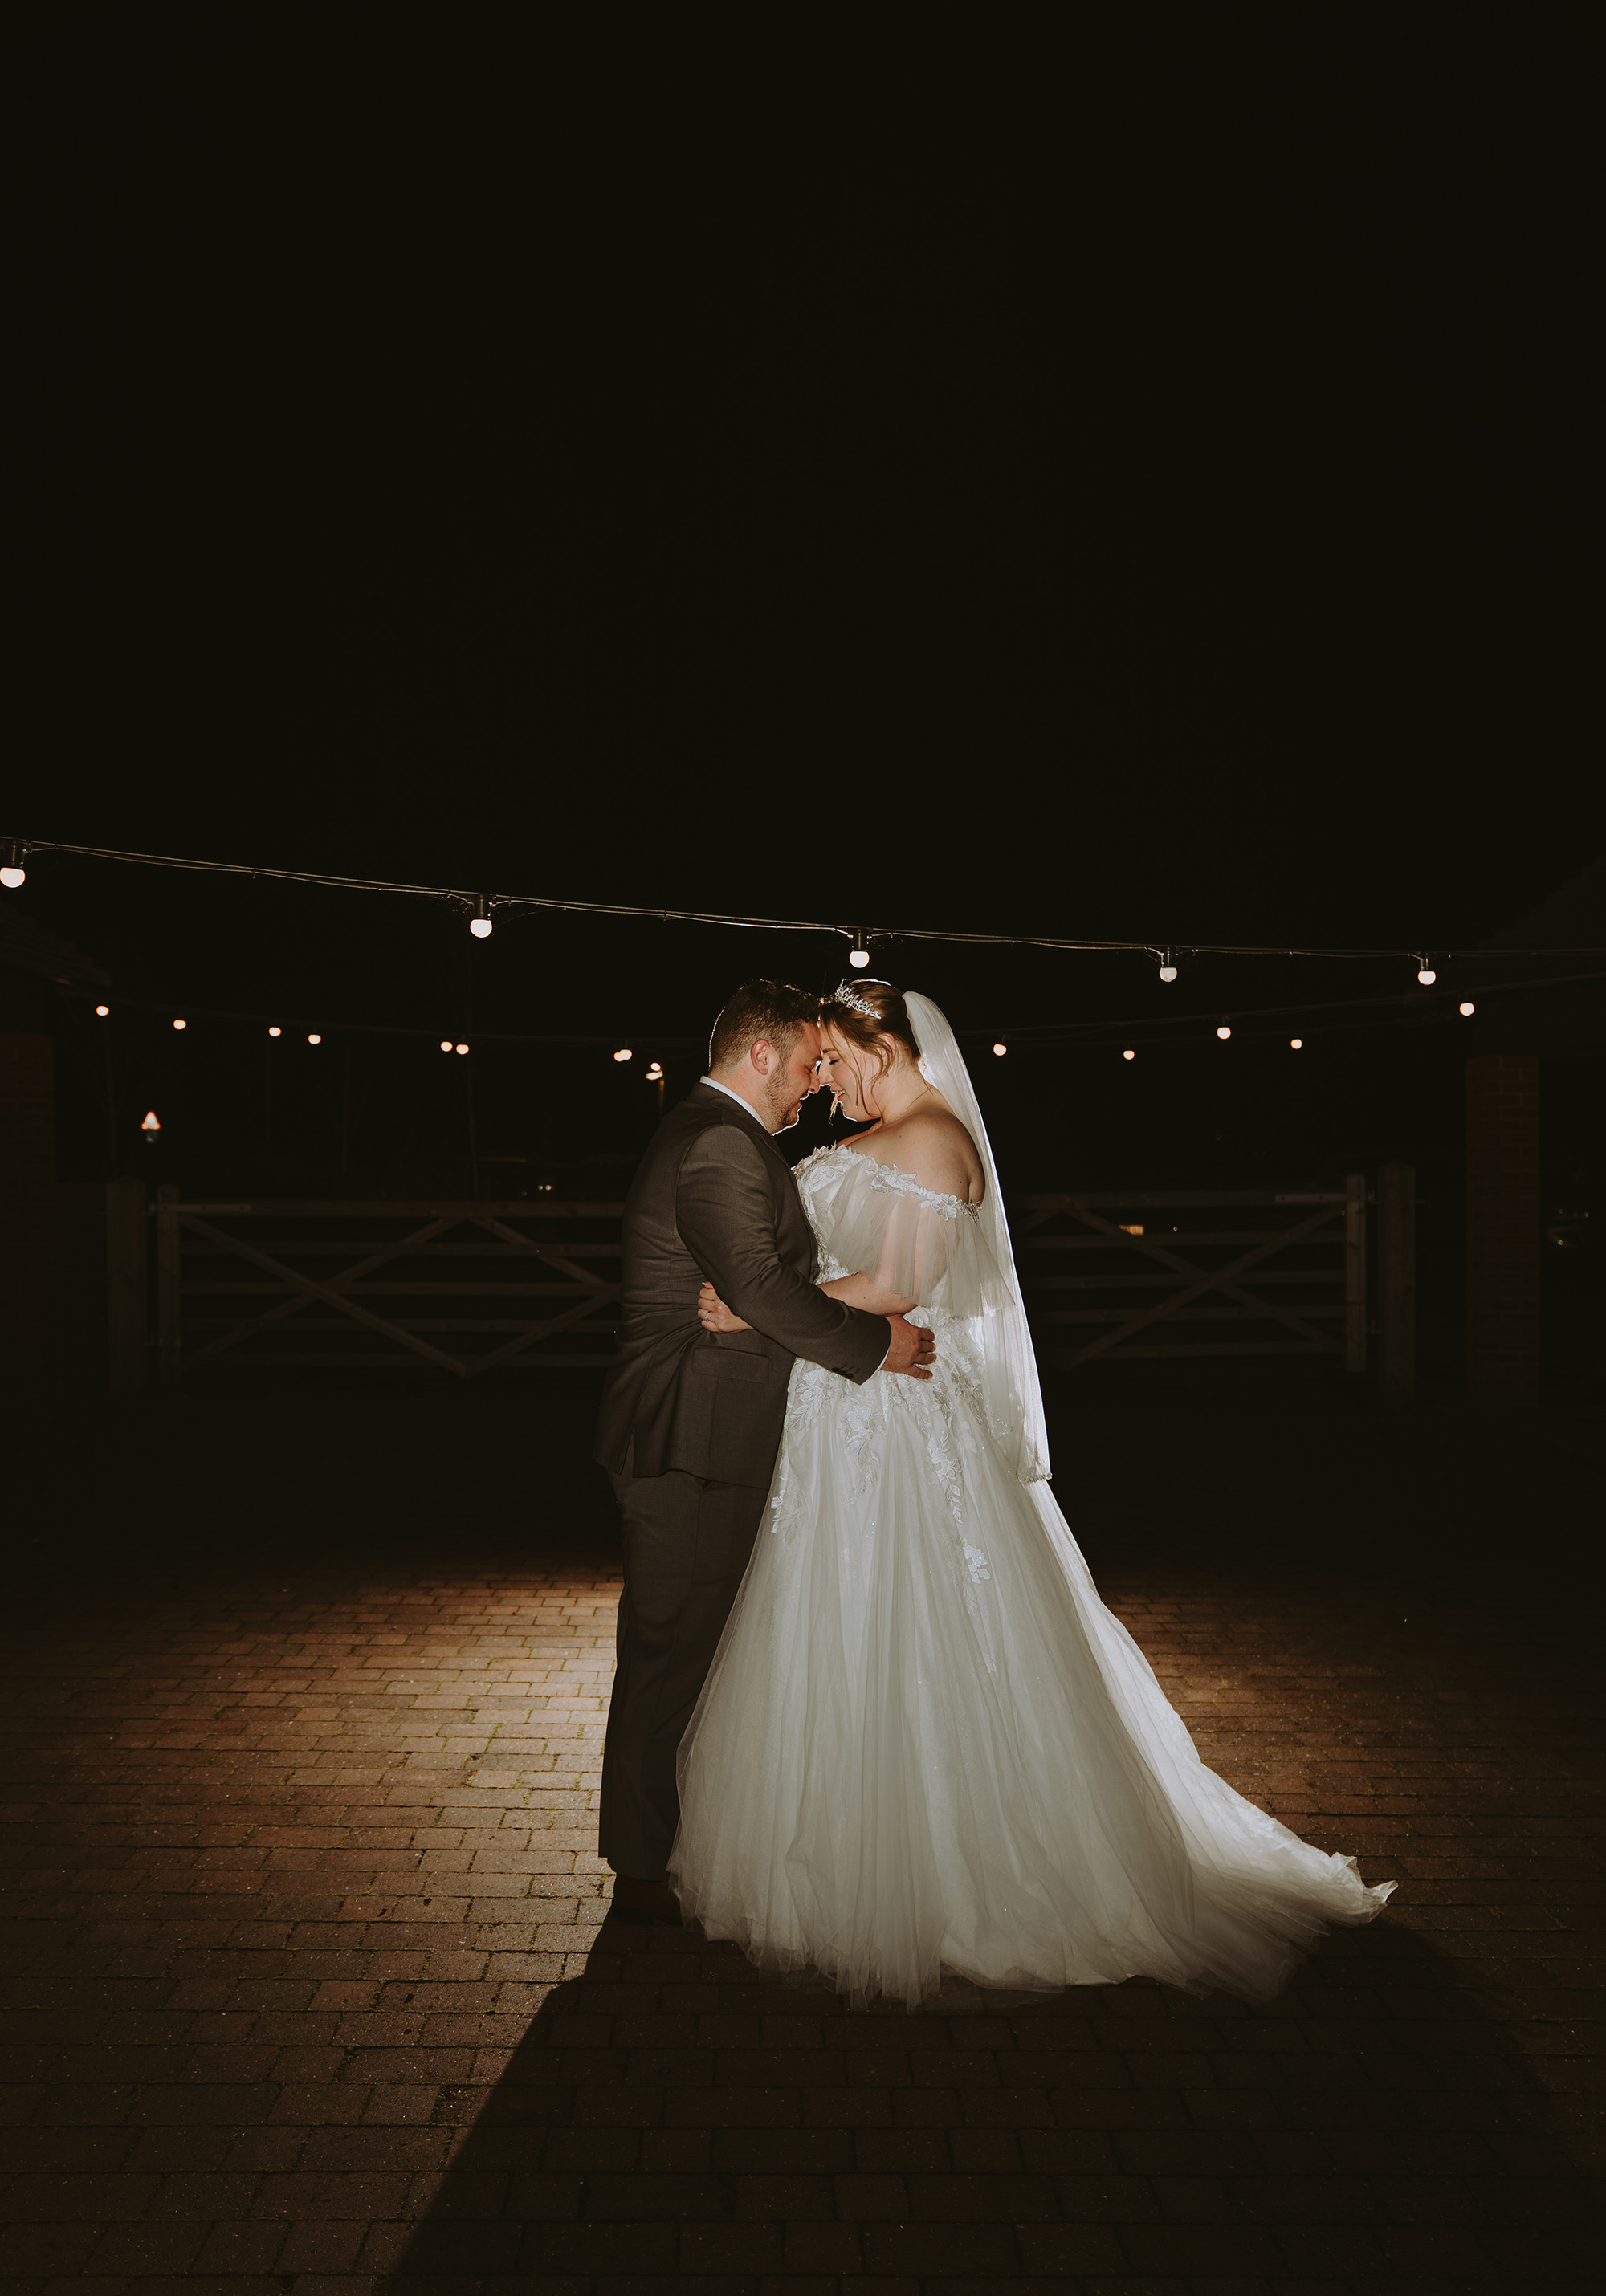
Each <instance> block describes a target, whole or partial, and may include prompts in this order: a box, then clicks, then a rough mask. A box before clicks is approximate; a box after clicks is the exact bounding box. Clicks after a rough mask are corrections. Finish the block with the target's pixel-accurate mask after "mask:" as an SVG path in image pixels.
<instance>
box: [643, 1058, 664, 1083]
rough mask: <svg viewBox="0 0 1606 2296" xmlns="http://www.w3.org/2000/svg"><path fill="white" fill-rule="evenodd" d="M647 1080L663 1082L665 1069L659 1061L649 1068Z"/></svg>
mask: <svg viewBox="0 0 1606 2296" xmlns="http://www.w3.org/2000/svg"><path fill="white" fill-rule="evenodd" d="M647 1082H648V1084H662V1083H663V1068H662V1067H661V1066H660V1064H659V1063H658V1062H656V1061H655V1062H653V1065H652V1066H651V1068H650V1069H648V1070H647Z"/></svg>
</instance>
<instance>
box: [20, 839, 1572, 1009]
mask: <svg viewBox="0 0 1606 2296" xmlns="http://www.w3.org/2000/svg"><path fill="white" fill-rule="evenodd" d="M0 849H3V850H4V853H5V856H6V858H5V862H4V866H0V883H4V884H5V885H7V886H9V887H12V888H13V889H14V888H15V887H17V886H20V885H21V883H22V882H23V881H24V880H25V878H26V875H27V863H28V857H29V855H30V854H36V853H70V854H74V855H76V856H78V857H79V858H81V859H84V860H90V861H124V862H128V863H131V864H134V865H136V866H139V867H142V868H150V869H192V870H198V871H201V872H202V873H205V874H207V875H210V876H222V877H260V878H263V879H267V880H269V881H275V882H277V883H280V884H287V885H323V886H327V887H329V888H331V889H332V890H337V891H341V892H348V893H399V894H401V895H403V896H405V897H406V898H408V899H412V900H422V901H436V902H441V903H444V904H445V905H446V906H449V907H450V908H453V909H455V910H457V911H458V912H459V913H460V914H463V915H464V916H465V917H467V918H468V919H469V920H470V922H469V931H471V932H472V933H474V936H475V937H476V939H486V938H487V937H488V936H489V934H490V932H491V931H492V930H493V928H494V926H495V923H496V921H497V919H498V918H499V917H507V918H509V919H511V918H513V917H515V916H519V915H533V914H537V913H539V912H540V911H542V910H556V911H561V912H562V913H563V914H566V915H571V916H591V917H640V918H644V919H649V920H656V921H657V922H662V923H664V924H694V925H733V926H736V927H737V928H738V929H739V930H741V931H747V932H797V933H830V934H832V935H834V936H835V937H836V938H837V939H842V940H845V941H846V942H847V943H848V947H849V962H850V963H851V964H854V965H859V966H863V965H865V964H869V944H870V942H871V941H872V940H904V941H907V940H925V941H957V942H963V943H966V944H968V945H969V946H971V947H994V948H1043V949H1060V950H1064V951H1066V952H1067V953H1072V954H1079V955H1121V954H1129V955H1145V956H1149V957H1152V958H1153V959H1154V960H1155V962H1156V964H1157V965H1158V967H1159V975H1160V978H1161V980H1167V981H1169V980H1175V978H1176V974H1177V966H1176V959H1177V957H1178V956H1316V957H1342V958H1367V957H1371V958H1378V957H1396V958H1397V957H1408V958H1410V959H1411V960H1412V963H1413V964H1415V965H1416V967H1417V977H1418V979H1419V980H1422V981H1423V982H1424V985H1425V984H1427V983H1429V982H1431V980H1432V979H1433V977H1434V968H1433V966H1432V965H1431V964H1430V962H1429V954H1428V952H1427V951H1425V950H1424V949H1423V947H1421V944H1420V943H1419V944H1417V945H1416V946H1414V947H1410V948H1404V947H1394V948H1314V947H1290V946H1289V945H1288V944H1287V943H1278V944H1275V945H1270V946H1268V945H1265V944H1264V943H1249V942H1228V941H1191V942H1187V943H1182V942H1176V941H1173V942H1171V943H1169V944H1166V943H1162V942H1158V941H1150V940H1093V939H1068V938H1066V937H1063V936H1059V935H1051V934H1046V933H996V932H959V931H955V930H953V929H951V928H950V927H947V926H942V925H893V924H879V925H870V926H868V927H867V926H865V925H862V924H858V925H843V924H836V923H834V922H828V921H826V920H823V919H820V918H818V917H754V916H736V915H728V914H725V913H724V912H723V911H721V910H716V909H671V908H645V907H640V906H634V905H632V904H630V903H627V902H622V901H571V900H564V899H560V898H557V897H556V896H555V895H551V894H544V893H482V892H478V891H474V890H463V889H462V888H460V887H457V886H449V885H400V884H392V883H391V882H390V881H387V880H385V879H383V878H378V877H334V876H328V875H326V874H324V873H321V872H319V871H317V870H310V869H272V868H267V867H264V866H262V865H258V864H253V863H251V862H246V861H199V860H195V859H193V858H191V857H187V856H184V855H179V854H173V853H126V852H123V851H121V850H119V849H118V848H116V847H114V846H106V845H69V844H65V843H62V841H61V840H56V839H53V838H44V837H29V838H23V837H13V838H0ZM1436 953H1437V955H1441V956H1447V955H1450V954H1451V952H1450V951H1449V950H1439V951H1437V952H1436ZM1573 953H1574V954H1575V955H1606V949H1600V950H1597V949H1588V950H1582V949H1580V950H1576V951H1574V952H1573ZM1502 954H1503V955H1507V956H1544V955H1552V954H1553V951H1551V950H1547V949H1505V950H1503V952H1502Z"/></svg>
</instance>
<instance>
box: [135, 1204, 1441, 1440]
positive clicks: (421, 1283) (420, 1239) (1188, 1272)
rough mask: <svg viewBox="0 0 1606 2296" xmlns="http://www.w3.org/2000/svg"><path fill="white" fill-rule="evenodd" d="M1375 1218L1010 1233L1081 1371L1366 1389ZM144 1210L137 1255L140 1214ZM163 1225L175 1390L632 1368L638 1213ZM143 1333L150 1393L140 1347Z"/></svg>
mask: <svg viewBox="0 0 1606 2296" xmlns="http://www.w3.org/2000/svg"><path fill="white" fill-rule="evenodd" d="M1382 1177H1383V1182H1384V1192H1383V1196H1382V1198H1381V1200H1380V1202H1381V1210H1382V1212H1383V1215H1384V1219H1383V1234H1382V1239H1381V1242H1382V1251H1381V1256H1380V1267H1381V1269H1382V1290H1381V1293H1380V1306H1381V1308H1382V1314H1383V1323H1384V1329H1383V1331H1382V1333H1381V1334H1380V1338H1381V1341H1382V1342H1383V1346H1382V1354H1381V1357H1380V1363H1381V1366H1382V1369H1383V1372H1384V1374H1385V1380H1386V1383H1390V1382H1391V1394H1392V1396H1393V1398H1394V1399H1396V1400H1403V1399H1407V1398H1408V1396H1409V1392H1410V1386H1411V1378H1412V1373H1411V1369H1410V1365H1411V1364H1412V1362H1413V1361H1414V1338H1413V1336H1412V1316H1413V1314H1414V1292H1413V1288H1412V1272H1411V1270H1412V1259H1413V1245H1412V1242H1411V1238H1410V1231H1409V1225H1408V1218H1407V1215H1406V1214H1405V1212H1404V1210H1401V1206H1403V1205H1404V1204H1406V1203H1408V1202H1409V1201H1413V1197H1412V1188H1413V1185H1414V1176H1413V1175H1412V1173H1411V1170H1410V1168H1409V1167H1408V1166H1404V1165H1401V1166H1386V1167H1385V1168H1384V1172H1383V1176H1382ZM128 1185H130V1186H131V1185H132V1184H128ZM1396 1197H1397V1198H1398V1199H1399V1203H1398V1204H1396V1203H1395V1199H1396ZM1368 1201H1369V1199H1368V1193H1367V1188H1366V1183H1365V1180H1364V1178H1363V1177H1362V1175H1361V1174H1359V1173H1352V1174H1351V1175H1350V1176H1349V1177H1348V1178H1347V1181H1346V1183H1345V1185H1344V1186H1343V1187H1342V1188H1339V1189H1325V1190H1323V1189H1308V1188H1306V1189H1211V1190H1197V1189H1187V1190H1183V1189H1170V1190H1129V1191H1127V1192H1126V1193H1109V1192H1103V1193H1094V1194H1084V1193H1076V1194H1066V1195H1030V1196H1017V1197H1016V1198H1014V1199H1013V1200H1012V1201H1011V1202H1010V1205H1009V1220H1010V1227H1011V1232H1012V1234H1013V1236H1014V1241H1015V1249H1016V1253H1017V1258H1018V1260H1019V1263H1020V1270H1021V1278H1022V1282H1023V1283H1024V1285H1025V1295H1026V1306H1027V1309H1028V1312H1029V1314H1030V1316H1031V1319H1032V1324H1033V1329H1034V1333H1035V1336H1036V1339H1037V1343H1038V1347H1039V1349H1040V1351H1041V1353H1042V1357H1043V1358H1044V1360H1045V1362H1048V1363H1052V1364H1053V1365H1056V1366H1057V1367H1058V1368H1059V1369H1061V1370H1075V1369H1077V1368H1078V1367H1079V1366H1081V1365H1083V1364H1088V1363H1094V1362H1105V1363H1135V1362H1144V1361H1152V1360H1154V1359H1156V1358H1163V1357H1181V1356H1212V1357H1254V1356H1334V1357H1341V1358H1342V1360H1343V1363H1344V1365H1345V1368H1346V1369H1347V1371H1352V1372H1363V1371H1364V1370H1365V1369H1366V1367H1367V1351H1368V1350H1367V1330H1368V1324H1367V1288H1366V1287H1367V1278H1366V1262H1367V1236H1366V1230H1367V1205H1368ZM1391 1205H1394V1214H1393V1217H1392V1218H1390V1207H1391ZM125 1209H126V1210H127V1212H128V1219H127V1220H126V1221H125V1225H126V1226H129V1227H130V1233H131V1234H133V1235H134V1238H135V1241H136V1242H137V1233H136V1231H137V1228H138V1225H139V1220H138V1211H137V1207H136V1206H135V1205H133V1204H132V1203H130V1204H129V1205H128V1207H126V1208H125ZM155 1209H156V1232H157V1236H156V1241H157V1250H156V1263H157V1284H156V1303H157V1344H156V1355H157V1360H158V1363H159V1365H160V1377H161V1382H162V1384H163V1385H164V1386H169V1387H172V1386H177V1385H179V1384H180V1383H181V1382H182V1381H183V1380H184V1378H185V1374H186V1372H187V1371H188V1370H190V1369H193V1368H194V1369H199V1368H202V1367H210V1366H211V1365H236V1366H242V1367H244V1366H251V1367H252V1368H256V1367H261V1368H263V1369H268V1368H273V1369H291V1368H300V1369H304V1370H364V1371H372V1370H385V1371H405V1370H412V1371H419V1370H433V1371H445V1372H449V1373H451V1374H453V1375H454V1376H455V1377H457V1378H459V1379H465V1380H467V1379H474V1378H477V1377H479V1375H480V1374H482V1373H483V1372H488V1371H521V1372H523V1371H541V1370H545V1369H549V1368H551V1369H567V1368H572V1367H578V1368H588V1369H597V1370H601V1369H605V1367H606V1366H607V1365H609V1364H610V1363H611V1362H612V1361H613V1360H614V1337H615V1334H616V1333H617V1330H618V1324H619V1281H618V1263H619V1256H620V1251H621V1243H620V1221H621V1218H622V1212H623V1206H622V1204H619V1203H617V1202H613V1203H593V1202H586V1201H568V1200H564V1201H553V1200H550V1199H548V1200H546V1201H531V1199H530V1198H528V1197H521V1198H519V1200H518V1201H516V1202H513V1203H399V1204H398V1203H374V1202H364V1203H253V1204H221V1203H185V1202H181V1201H178V1198H177V1193H176V1192H175V1191H172V1190H163V1191H162V1192H161V1195H160V1196H159V1199H158V1201H157V1204H156V1208H155ZM114 1257H115V1255H114ZM125 1257H128V1255H127V1254H125ZM123 1291H124V1292H128V1285H127V1284H125V1285H124V1286H123ZM118 1297H119V1299H120V1298H121V1294H119V1295H118ZM122 1307H123V1311H124V1320H125V1322H127V1321H128V1319H129V1318H130V1317H131V1316H135V1315H136V1314H137V1302H136V1300H134V1298H133V1294H132V1293H129V1296H128V1299H127V1300H123V1301H122ZM117 1312H118V1311H117V1305H116V1302H115V1301H114V1306H113V1326H114V1338H115V1335H116V1329H117ZM1391 1333H1393V1335H1394V1355H1395V1357H1397V1358H1398V1360H1397V1362H1396V1365H1395V1368H1394V1370H1393V1372H1392V1374H1390V1371H1389V1361H1388V1358H1389V1345H1390V1334H1391ZM125 1336H126V1338H127V1340H128V1344H127V1346H126V1347H125V1348H124V1350H123V1352H124V1353H125V1354H128V1356H129V1357H130V1362H131V1374H132V1375H131V1376H130V1377H129V1378H128V1380H127V1381H126V1382H124V1383H128V1384H135V1383H137V1365H138V1357H139V1351H140V1350H139V1342H138V1337H137V1334H136V1333H129V1334H127V1335H125ZM115 1356H116V1349H115V1348H114V1357H115Z"/></svg>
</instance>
